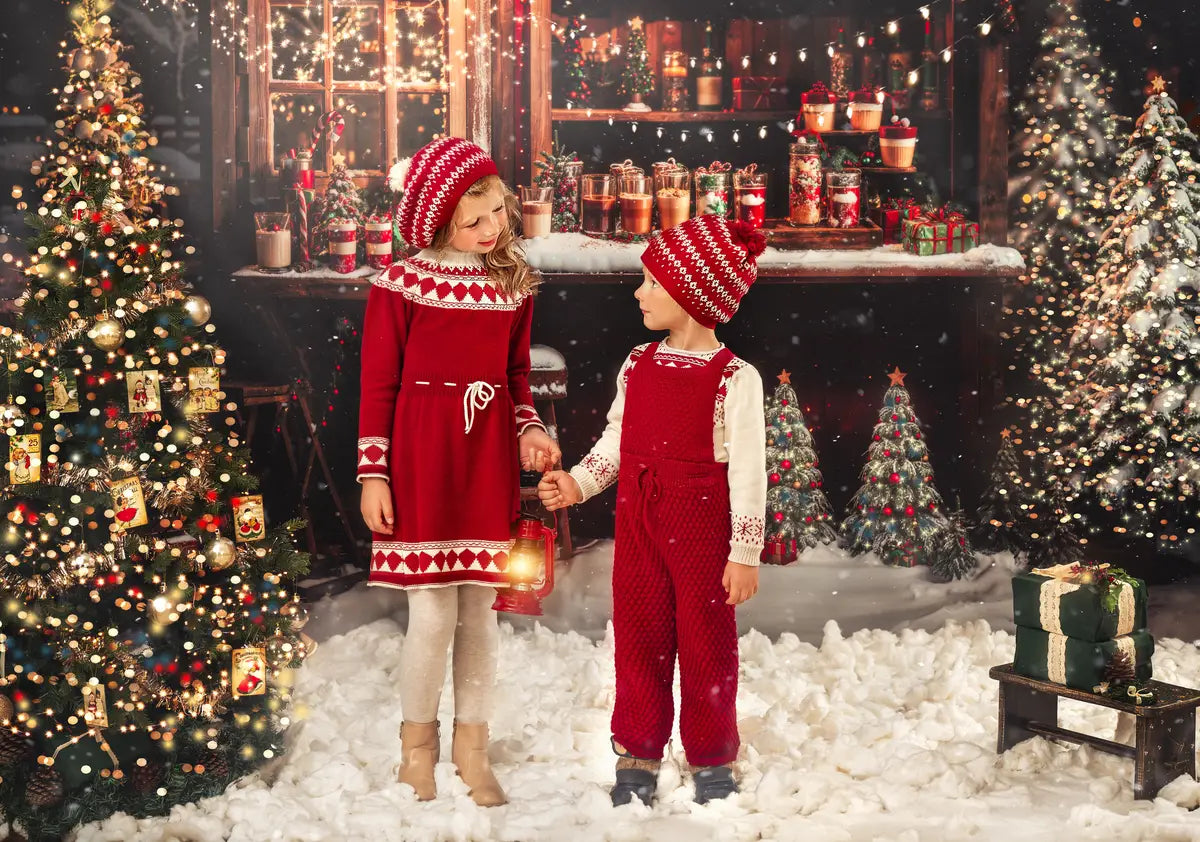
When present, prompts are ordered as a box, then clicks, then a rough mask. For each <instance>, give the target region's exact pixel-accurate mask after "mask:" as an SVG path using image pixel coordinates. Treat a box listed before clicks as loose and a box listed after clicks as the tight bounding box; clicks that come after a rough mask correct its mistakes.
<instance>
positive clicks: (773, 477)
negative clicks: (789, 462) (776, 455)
mask: <svg viewBox="0 0 1200 842" xmlns="http://www.w3.org/2000/svg"><path fill="white" fill-rule="evenodd" d="M771 482H779V474H771Z"/></svg>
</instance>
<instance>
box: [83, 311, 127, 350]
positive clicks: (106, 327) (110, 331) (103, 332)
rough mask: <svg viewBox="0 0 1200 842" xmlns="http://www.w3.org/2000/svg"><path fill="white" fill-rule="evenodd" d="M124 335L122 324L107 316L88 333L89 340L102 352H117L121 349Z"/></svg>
mask: <svg viewBox="0 0 1200 842" xmlns="http://www.w3.org/2000/svg"><path fill="white" fill-rule="evenodd" d="M124 333H125V331H124V330H123V329H122V327H121V323H120V322H118V321H117V320H116V319H110V318H108V317H107V316H105V317H104V318H101V319H97V320H96V324H95V325H94V326H93V327H92V329H91V330H89V331H88V338H89V339H91V340H92V342H94V343H96V347H97V348H99V349H101V350H102V351H115V350H116V349H117V348H119V347H121V342H122V341H124V339H125V336H124Z"/></svg>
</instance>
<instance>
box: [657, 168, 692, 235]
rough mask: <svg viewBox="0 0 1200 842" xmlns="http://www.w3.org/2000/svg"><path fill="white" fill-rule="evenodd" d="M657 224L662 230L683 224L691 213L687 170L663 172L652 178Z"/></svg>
mask: <svg viewBox="0 0 1200 842" xmlns="http://www.w3.org/2000/svg"><path fill="white" fill-rule="evenodd" d="M654 198H655V199H656V200H657V201H658V222H659V225H660V226H662V230H664V231H666V230H667V229H668V228H674V227H675V226H676V225H678V224H680V223H681V222H684V221H685V220H686V219H687V218H688V217H689V216H691V212H692V174H691V173H690V172H688V171H687V170H682V169H676V170H664V171H662V172H659V173H658V174H657V175H656V176H655V177H654Z"/></svg>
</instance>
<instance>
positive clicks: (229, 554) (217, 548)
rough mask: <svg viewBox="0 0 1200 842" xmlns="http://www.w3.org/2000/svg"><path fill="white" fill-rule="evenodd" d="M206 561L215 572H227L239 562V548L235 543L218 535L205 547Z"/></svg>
mask: <svg viewBox="0 0 1200 842" xmlns="http://www.w3.org/2000/svg"><path fill="white" fill-rule="evenodd" d="M204 560H205V562H207V564H208V566H209V567H210V568H212V569H213V570H227V569H229V568H230V567H232V566H233V563H234V561H236V560H237V547H236V546H234V543H233V541H230V540H229V539H228V538H225V537H223V536H221V535H218V536H217V537H216V538H213V540H212V543H210V544H209V545H208V546H207V547H205V549H204Z"/></svg>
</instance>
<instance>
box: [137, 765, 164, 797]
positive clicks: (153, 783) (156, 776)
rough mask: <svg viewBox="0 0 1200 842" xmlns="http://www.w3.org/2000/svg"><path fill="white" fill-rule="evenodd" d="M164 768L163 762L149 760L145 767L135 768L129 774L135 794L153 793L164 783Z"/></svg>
mask: <svg viewBox="0 0 1200 842" xmlns="http://www.w3.org/2000/svg"><path fill="white" fill-rule="evenodd" d="M163 770H164V766H163V764H162V762H161V761H158V760H149V761H147V762H146V765H145V766H134V767H133V769H132V770H131V771H130V772H129V785H130V786H131V787H133V790H134V792H139V793H142V794H143V795H144V794H145V793H148V792H153V791H154V790H156V789H158V785H159V784H160V783H162V779H163Z"/></svg>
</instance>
